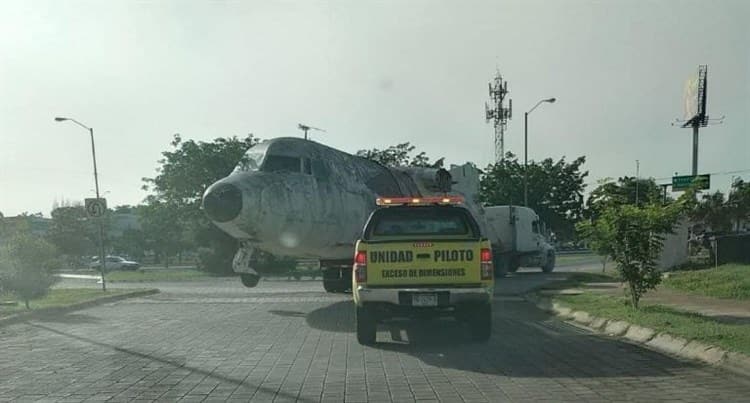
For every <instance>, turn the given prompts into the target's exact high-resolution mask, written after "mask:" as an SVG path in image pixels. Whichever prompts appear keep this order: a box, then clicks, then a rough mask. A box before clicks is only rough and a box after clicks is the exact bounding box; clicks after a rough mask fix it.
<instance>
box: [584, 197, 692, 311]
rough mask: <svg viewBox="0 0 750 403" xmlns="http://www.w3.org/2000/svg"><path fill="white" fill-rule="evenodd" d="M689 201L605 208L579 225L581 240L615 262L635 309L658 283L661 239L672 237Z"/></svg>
mask: <svg viewBox="0 0 750 403" xmlns="http://www.w3.org/2000/svg"><path fill="white" fill-rule="evenodd" d="M689 197H692V196H690V195H689V194H688V193H686V194H685V195H683V198H682V199H681V200H679V201H678V202H677V203H670V204H667V205H662V204H660V203H653V204H649V205H646V206H641V207H639V206H635V205H632V204H619V205H618V204H612V205H608V206H606V207H604V208H603V210H602V211H600V214H599V215H598V217H597V219H596V220H593V221H590V222H584V223H581V224H579V225H578V229H579V231H580V234H581V236H582V237H584V238H585V239H587V240H588V241H589V242H591V243H594V244H595V245H598V247H600V248H601V250H604V251H606V252H607V254H608V255H609V256H610V257H611V258H612V260H614V261H615V263H616V264H617V270H618V273H619V275H620V278H621V279H622V280H623V281H625V282H626V283H627V284H628V291H629V294H630V299H631V304H632V306H633V308H634V309H638V303H639V301H640V299H641V297H642V296H643V294H645V293H646V292H647V291H648V290H651V289H654V288H656V286H657V285H658V284H659V283H660V282H661V273H660V272H659V267H658V266H657V259H658V257H659V254H660V253H661V250H662V245H663V241H664V237H665V235H666V234H669V233H672V231H673V228H674V225H675V224H676V223H677V220H678V219H679V217H680V216H681V215H682V214H683V212H684V211H685V203H684V200H686V199H687V198H689Z"/></svg>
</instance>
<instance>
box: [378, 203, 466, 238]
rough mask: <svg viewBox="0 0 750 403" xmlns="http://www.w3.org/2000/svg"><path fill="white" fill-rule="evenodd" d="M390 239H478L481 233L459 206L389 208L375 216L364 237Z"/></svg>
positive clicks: (379, 211)
mask: <svg viewBox="0 0 750 403" xmlns="http://www.w3.org/2000/svg"><path fill="white" fill-rule="evenodd" d="M391 236H418V237H420V238H423V237H434V236H438V237H440V236H453V237H456V236H458V237H461V238H464V237H467V238H477V237H478V230H477V227H476V223H475V222H474V219H473V218H471V215H470V214H469V212H468V211H466V210H465V209H463V208H457V207H442V206H434V207H433V206H426V207H388V208H384V209H381V210H377V211H376V212H375V213H373V215H372V218H371V219H370V222H369V224H368V226H367V228H366V229H365V238H366V239H372V238H373V237H391Z"/></svg>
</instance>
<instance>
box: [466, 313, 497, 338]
mask: <svg viewBox="0 0 750 403" xmlns="http://www.w3.org/2000/svg"><path fill="white" fill-rule="evenodd" d="M471 309H472V311H471V313H470V318H469V328H470V329H471V337H472V339H474V341H479V342H485V341H487V340H489V338H490V335H491V334H492V306H491V305H490V304H478V305H476V306H473V307H472V308H471Z"/></svg>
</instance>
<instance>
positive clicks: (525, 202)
mask: <svg viewBox="0 0 750 403" xmlns="http://www.w3.org/2000/svg"><path fill="white" fill-rule="evenodd" d="M543 102H549V103H553V102H555V98H547V99H542V100H541V101H539V102H537V103H536V105H534V107H533V108H531V109H530V110H529V111H528V112H526V113H524V114H523V205H524V206H526V207H528V205H529V183H528V180H529V178H528V176H529V175H528V173H527V168H528V162H529V114H530V113H531V112H532V111H534V109H536V107H537V106H539V105H541V104H542V103H543Z"/></svg>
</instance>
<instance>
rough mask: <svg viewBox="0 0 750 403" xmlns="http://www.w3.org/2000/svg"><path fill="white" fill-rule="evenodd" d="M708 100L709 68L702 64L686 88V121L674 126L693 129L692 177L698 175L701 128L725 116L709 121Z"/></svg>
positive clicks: (674, 123) (678, 121)
mask: <svg viewBox="0 0 750 403" xmlns="http://www.w3.org/2000/svg"><path fill="white" fill-rule="evenodd" d="M707 99H708V66H707V65H705V64H701V65H699V66H698V74H697V76H694V78H692V79H690V80H688V82H687V85H686V86H685V97H684V102H685V120H679V119H677V120H676V121H675V122H673V123H672V126H676V124H680V127H683V128H688V127H690V128H692V129H693V161H692V162H693V163H692V170H691V173H692V176H693V177H696V176H697V175H698V131H699V130H700V128H701V127H706V126H708V125H709V123H722V121H723V119H724V116H722V117H721V118H719V119H709V118H708V112H707V108H706V101H707Z"/></svg>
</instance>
